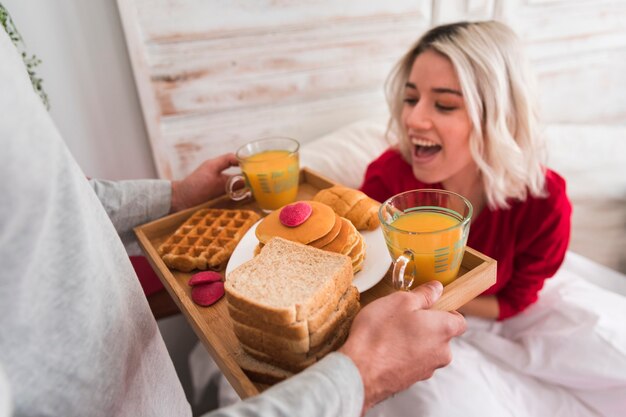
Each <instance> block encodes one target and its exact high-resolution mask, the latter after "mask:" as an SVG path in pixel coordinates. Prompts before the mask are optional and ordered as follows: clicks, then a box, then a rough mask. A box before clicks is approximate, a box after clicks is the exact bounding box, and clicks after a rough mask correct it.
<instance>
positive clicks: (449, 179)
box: [361, 21, 571, 320]
mask: <svg viewBox="0 0 626 417" xmlns="http://www.w3.org/2000/svg"><path fill="white" fill-rule="evenodd" d="M387 87H388V88H387V90H388V91H387V95H388V102H389V105H390V110H391V120H390V123H389V129H390V131H391V132H393V133H394V134H395V135H396V136H397V137H399V138H400V139H399V143H398V146H397V147H395V148H392V149H389V150H387V151H386V152H385V153H383V154H382V155H381V156H380V157H379V158H378V159H377V160H375V161H374V162H372V163H371V164H370V166H369V167H368V170H367V172H366V175H365V180H364V183H363V185H362V187H361V189H362V190H363V191H364V192H365V193H367V194H368V195H370V196H371V197H373V198H375V199H377V200H378V201H381V202H382V201H384V200H386V199H387V198H389V197H391V196H392V195H394V194H397V193H400V192H403V191H407V190H412V189H418V188H442V189H446V190H449V191H454V192H457V193H459V194H461V195H463V196H465V197H466V198H468V199H469V200H470V201H471V203H472V205H473V207H474V215H473V219H472V225H471V231H470V234H469V240H468V245H469V246H470V247H472V248H474V249H477V250H479V251H481V252H483V253H485V254H487V255H489V256H491V257H493V258H495V259H496V260H497V261H498V279H497V282H496V284H495V285H494V286H493V287H491V288H490V289H489V290H487V291H486V292H485V293H484V294H483V295H482V296H481V297H479V298H478V299H476V300H474V301H472V302H471V303H469V304H467V305H466V306H465V307H464V308H463V310H462V312H463V313H465V314H469V315H475V316H480V317H484V318H491V319H500V320H502V319H506V318H508V317H511V316H514V315H516V314H518V313H520V312H521V311H523V310H524V309H526V308H527V307H528V306H530V305H531V304H533V303H534V302H535V301H536V300H537V294H538V292H539V290H540V289H541V288H542V286H543V282H544V280H545V279H546V278H549V277H550V276H552V275H553V274H554V273H555V272H556V271H557V269H558V268H559V266H560V265H561V263H562V261H563V258H564V256H565V252H566V249H567V246H568V241H569V236H570V215H571V205H570V202H569V200H568V197H567V195H566V193H565V182H564V180H563V179H562V178H561V177H560V176H559V175H558V174H556V173H555V172H553V171H551V170H548V169H546V168H545V166H544V156H543V155H544V153H543V150H544V144H543V142H542V138H541V135H540V134H539V132H538V128H537V121H536V115H535V103H534V97H533V95H532V82H531V77H530V76H529V74H528V71H527V69H526V63H525V60H524V56H523V54H522V48H521V47H520V44H519V41H518V39H517V37H516V36H515V34H514V33H513V32H512V31H511V30H510V29H509V28H508V27H507V26H505V25H504V24H502V23H498V22H495V21H490V22H477V23H466V22H463V23H455V24H449V25H444V26H439V27H435V28H433V29H431V30H430V31H429V32H427V33H426V34H425V35H424V36H423V37H422V38H421V39H419V40H418V42H417V43H416V44H415V45H414V46H413V47H412V48H411V49H410V50H409V51H408V52H407V53H406V55H404V57H403V58H402V59H401V60H400V62H399V63H398V64H397V66H396V67H395V69H394V71H393V72H392V74H391V76H390V78H389V82H388V85H387Z"/></svg>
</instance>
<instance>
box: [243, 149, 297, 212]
mask: <svg viewBox="0 0 626 417" xmlns="http://www.w3.org/2000/svg"><path fill="white" fill-rule="evenodd" d="M241 170H242V171H243V173H244V175H245V177H246V182H247V183H248V186H249V187H250V189H251V190H252V194H253V195H254V198H255V199H256V201H257V203H258V205H259V207H261V208H262V209H264V210H276V209H277V208H280V207H282V206H284V205H285V204H289V203H293V202H294V201H295V200H296V195H297V194H298V179H299V173H300V172H299V171H300V169H299V164H298V154H297V153H294V152H289V151H264V152H259V153H257V154H254V155H251V156H249V157H247V158H245V159H244V160H243V161H242V163H241Z"/></svg>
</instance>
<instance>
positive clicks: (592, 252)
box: [301, 120, 626, 273]
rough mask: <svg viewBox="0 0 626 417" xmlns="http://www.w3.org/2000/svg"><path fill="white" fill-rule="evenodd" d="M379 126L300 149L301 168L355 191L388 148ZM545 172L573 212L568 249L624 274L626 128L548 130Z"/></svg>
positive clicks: (354, 127) (352, 128) (367, 124)
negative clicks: (550, 172) (559, 181)
mask: <svg viewBox="0 0 626 417" xmlns="http://www.w3.org/2000/svg"><path fill="white" fill-rule="evenodd" d="M385 130H386V125H385V123H384V122H383V121H382V120H362V121H358V122H355V123H352V124H349V125H347V126H345V127H342V128H341V129H338V130H336V131H334V132H332V133H329V134H327V135H325V136H322V137H320V138H318V139H315V140H313V141H311V142H308V143H306V144H305V145H303V146H302V151H301V165H302V166H307V167H310V168H312V169H314V170H316V171H318V172H320V173H322V174H323V175H325V176H327V177H329V178H330V179H333V180H335V181H337V182H339V183H341V184H344V185H346V186H348V187H353V188H358V187H359V186H360V185H361V183H362V181H363V176H364V174H365V169H366V168H367V165H368V164H369V163H370V162H371V161H372V160H374V159H375V158H376V157H378V156H379V155H380V154H381V153H382V152H383V151H384V150H385V149H387V148H388V147H389V146H390V144H389V143H388V142H387V141H386V140H385ZM546 135H547V137H548V152H549V160H548V166H549V167H550V168H552V169H554V170H555V171H557V172H558V173H559V174H560V175H562V176H563V177H564V178H565V179H566V181H567V190H568V195H569V197H570V199H571V201H572V204H573V207H574V213H573V218H572V240H571V244H570V249H571V250H572V251H574V252H577V253H579V254H581V255H584V256H586V257H588V258H590V259H593V260H595V261H596V262H599V263H601V264H603V265H605V266H608V267H609V268H612V269H615V270H618V271H621V272H624V273H626V126H607V125H600V126H592V125H558V124H554V125H550V126H548V128H547V130H546Z"/></svg>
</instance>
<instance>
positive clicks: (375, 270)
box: [226, 220, 391, 292]
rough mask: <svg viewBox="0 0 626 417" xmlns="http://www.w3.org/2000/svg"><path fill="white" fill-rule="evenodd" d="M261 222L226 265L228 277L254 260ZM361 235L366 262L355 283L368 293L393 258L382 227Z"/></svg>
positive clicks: (242, 240) (249, 233) (254, 226)
mask: <svg viewBox="0 0 626 417" xmlns="http://www.w3.org/2000/svg"><path fill="white" fill-rule="evenodd" d="M260 221H261V220H259V221H258V222H256V223H255V224H254V225H253V226H252V227H251V228H250V230H248V231H247V232H246V234H245V235H244V236H243V238H242V239H241V242H239V244H238V245H237V247H236V248H235V250H234V251H233V254H232V256H231V257H230V260H229V261H228V265H226V276H228V274H230V273H231V272H232V271H233V270H234V269H235V268H237V267H238V266H239V265H241V264H242V263H244V262H246V261H249V260H250V259H252V258H253V256H254V248H255V247H256V245H257V244H258V243H259V241H258V240H257V238H256V235H255V233H254V231H255V230H256V227H257V226H258V224H259V222H260ZM361 234H362V235H363V238H364V239H365V260H364V261H363V269H361V271H359V272H357V273H356V275H355V276H354V281H353V283H354V285H355V286H356V287H357V289H358V290H359V292H363V291H367V290H369V289H370V288H372V287H373V286H374V285H376V284H377V283H378V281H380V280H381V279H382V278H383V277H384V276H385V274H386V273H387V270H388V269H389V265H390V264H391V258H390V257H389V252H387V246H386V245H385V238H384V237H383V232H382V230H380V227H378V229H375V230H372V231H363V232H361Z"/></svg>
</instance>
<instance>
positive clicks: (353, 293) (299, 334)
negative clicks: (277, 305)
mask: <svg viewBox="0 0 626 417" xmlns="http://www.w3.org/2000/svg"><path fill="white" fill-rule="evenodd" d="M359 299H360V295H359V290H358V289H357V288H356V287H354V286H350V287H348V289H347V290H346V292H344V293H343V294H342V296H341V298H340V299H339V300H329V301H328V302H327V303H325V304H323V305H322V306H321V307H320V308H319V309H318V310H317V311H315V312H314V313H312V314H311V315H310V316H309V317H308V318H307V319H306V320H301V321H296V322H294V323H290V324H288V325H277V324H274V323H268V322H266V321H263V320H262V318H260V317H258V316H257V315H253V314H248V313H247V312H245V311H242V310H240V309H238V308H237V307H235V306H232V305H230V304H227V305H228V313H229V314H230V318H231V319H232V320H233V321H234V322H238V323H241V324H244V325H246V326H249V327H254V328H256V329H259V330H262V331H265V332H267V333H270V334H273V335H276V336H280V337H284V338H286V339H296V340H298V339H304V338H307V337H308V335H309V334H311V333H314V332H316V331H317V330H318V329H320V328H321V327H322V326H324V325H327V324H328V323H334V322H336V321H337V320H340V319H341V316H342V313H343V312H344V311H345V310H346V309H347V307H348V305H350V306H354V305H357V306H358V302H359Z"/></svg>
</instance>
